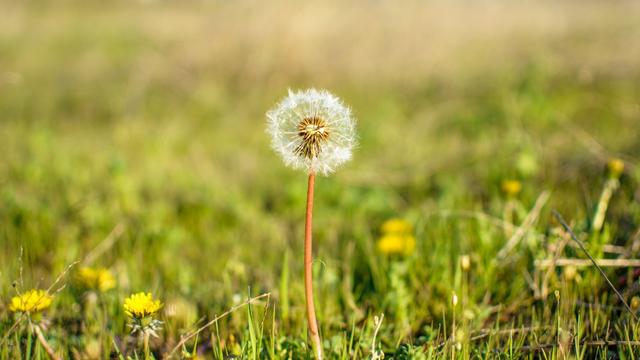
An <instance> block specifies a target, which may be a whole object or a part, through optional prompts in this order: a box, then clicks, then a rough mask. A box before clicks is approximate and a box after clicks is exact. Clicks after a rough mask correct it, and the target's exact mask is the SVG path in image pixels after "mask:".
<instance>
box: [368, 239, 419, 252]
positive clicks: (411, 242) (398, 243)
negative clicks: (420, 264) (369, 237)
mask: <svg viewBox="0 0 640 360" xmlns="http://www.w3.org/2000/svg"><path fill="white" fill-rule="evenodd" d="M377 246H378V251H380V252H381V253H383V254H385V255H409V254H411V253H412V252H413V250H415V248H416V238H415V237H413V236H412V235H396V234H391V235H384V236H383V237H381V238H380V239H379V240H378V244H377Z"/></svg>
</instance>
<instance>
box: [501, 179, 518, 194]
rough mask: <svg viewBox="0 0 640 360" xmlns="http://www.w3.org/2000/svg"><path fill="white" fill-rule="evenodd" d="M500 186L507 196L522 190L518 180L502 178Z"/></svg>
mask: <svg viewBox="0 0 640 360" xmlns="http://www.w3.org/2000/svg"><path fill="white" fill-rule="evenodd" d="M501 187H502V192H504V193H505V194H506V195H507V196H509V197H515V196H516V195H518V194H519V193H520V191H521V190H522V183H521V182H520V181H518V180H503V181H502V185H501Z"/></svg>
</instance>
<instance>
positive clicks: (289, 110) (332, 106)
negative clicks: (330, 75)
mask: <svg viewBox="0 0 640 360" xmlns="http://www.w3.org/2000/svg"><path fill="white" fill-rule="evenodd" d="M267 132H268V133H269V134H270V135H271V146H272V147H273V149H274V150H275V151H276V153H278V154H279V155H280V156H281V157H282V159H283V161H284V162H285V164H286V165H287V166H290V167H292V168H294V169H303V170H306V171H307V172H314V173H316V172H317V173H320V174H323V175H328V174H330V173H332V172H334V171H335V169H336V168H337V167H338V166H340V165H342V164H343V163H345V162H347V161H349V160H350V159H351V152H352V149H353V147H354V146H355V145H356V134H355V120H354V119H353V117H352V115H351V110H350V109H349V108H348V107H347V106H346V105H344V104H343V103H342V101H341V100H340V99H338V98H337V97H336V96H334V95H332V94H331V93H329V92H328V91H325V90H316V89H308V90H303V91H291V90H289V94H288V96H287V97H285V98H284V99H283V100H282V101H281V102H280V103H278V104H277V105H276V106H275V107H274V108H273V109H271V110H269V111H268V112H267Z"/></svg>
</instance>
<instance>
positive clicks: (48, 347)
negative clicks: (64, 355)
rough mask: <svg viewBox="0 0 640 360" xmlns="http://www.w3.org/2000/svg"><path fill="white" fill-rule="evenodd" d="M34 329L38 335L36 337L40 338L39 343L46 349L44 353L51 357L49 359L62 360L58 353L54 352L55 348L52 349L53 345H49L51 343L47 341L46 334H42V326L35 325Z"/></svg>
mask: <svg viewBox="0 0 640 360" xmlns="http://www.w3.org/2000/svg"><path fill="white" fill-rule="evenodd" d="M33 329H34V331H35V333H36V337H37V338H38V341H39V342H40V345H42V347H43V348H44V351H46V352H47V355H49V357H50V358H51V359H52V360H60V357H59V356H58V355H56V352H55V351H54V350H53V348H51V345H49V343H48V342H47V339H46V338H45V337H44V334H43V333H42V329H40V326H38V325H34V326H33Z"/></svg>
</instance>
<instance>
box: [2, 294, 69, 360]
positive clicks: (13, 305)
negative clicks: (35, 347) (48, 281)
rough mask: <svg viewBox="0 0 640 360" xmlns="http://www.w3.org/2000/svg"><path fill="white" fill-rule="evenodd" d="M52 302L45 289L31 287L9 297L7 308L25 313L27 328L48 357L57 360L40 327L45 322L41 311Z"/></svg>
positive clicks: (18, 312) (51, 297)
mask: <svg viewBox="0 0 640 360" xmlns="http://www.w3.org/2000/svg"><path fill="white" fill-rule="evenodd" d="M52 302H53V296H51V295H49V293H48V292H47V291H44V290H39V289H32V290H29V291H27V292H24V293H22V294H20V295H17V296H14V297H13V298H11V302H10V303H9V310H10V311H11V312H14V313H17V314H26V315H27V319H28V320H29V329H30V330H31V331H32V332H33V333H35V335H36V338H37V339H38V342H40V344H41V345H42V347H43V348H44V350H45V351H46V352H47V354H49V357H50V358H52V359H54V360H58V359H60V357H58V355H56V354H55V351H54V350H53V348H52V347H51V345H49V343H48V342H47V339H46V338H45V336H44V333H43V329H42V328H43V327H44V325H45V322H43V321H41V320H42V312H43V311H44V310H46V309H48V308H49V307H50V306H51V303H52Z"/></svg>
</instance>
